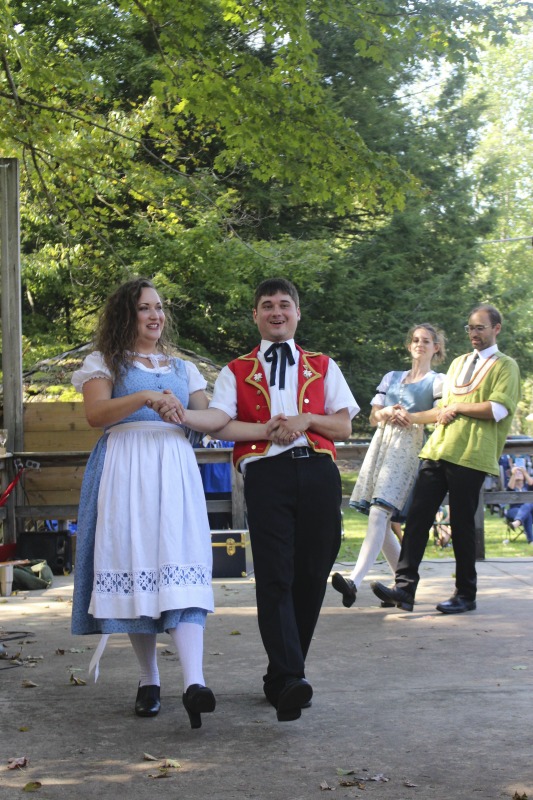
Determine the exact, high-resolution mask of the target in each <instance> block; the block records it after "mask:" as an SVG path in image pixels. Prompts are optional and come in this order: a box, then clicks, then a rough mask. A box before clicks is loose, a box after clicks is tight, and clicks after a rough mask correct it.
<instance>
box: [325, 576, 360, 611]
mask: <svg viewBox="0 0 533 800" xmlns="http://www.w3.org/2000/svg"><path fill="white" fill-rule="evenodd" d="M331 585H332V586H333V588H334V589H335V590H336V591H337V592H340V593H341V594H342V604H343V606H344V607H345V608H350V607H351V606H353V604H354V603H355V598H356V597H357V589H356V588H355V583H354V582H353V581H352V580H351V579H350V578H344V577H343V576H342V575H341V574H340V572H334V573H333V575H332V577H331Z"/></svg>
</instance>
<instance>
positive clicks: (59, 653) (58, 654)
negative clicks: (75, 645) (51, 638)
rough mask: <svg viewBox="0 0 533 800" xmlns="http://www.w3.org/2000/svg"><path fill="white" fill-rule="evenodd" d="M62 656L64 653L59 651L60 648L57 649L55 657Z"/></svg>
mask: <svg viewBox="0 0 533 800" xmlns="http://www.w3.org/2000/svg"><path fill="white" fill-rule="evenodd" d="M64 655H65V651H64V650H61V648H59V647H58V649H57V650H56V656H64Z"/></svg>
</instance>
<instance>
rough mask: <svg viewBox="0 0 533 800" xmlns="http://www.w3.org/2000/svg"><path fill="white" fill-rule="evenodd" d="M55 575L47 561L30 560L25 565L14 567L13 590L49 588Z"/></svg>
mask: <svg viewBox="0 0 533 800" xmlns="http://www.w3.org/2000/svg"><path fill="white" fill-rule="evenodd" d="M53 579H54V575H53V572H52V570H51V569H50V567H49V566H48V564H47V563H46V561H43V560H42V558H41V559H37V560H35V561H30V563H29V564H27V565H26V566H25V567H13V591H14V592H15V591H17V590H18V591H24V590H26V589H48V587H49V586H51V585H52V581H53Z"/></svg>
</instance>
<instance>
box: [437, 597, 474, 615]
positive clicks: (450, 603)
mask: <svg viewBox="0 0 533 800" xmlns="http://www.w3.org/2000/svg"><path fill="white" fill-rule="evenodd" d="M475 608H476V601H475V600H467V599H466V598H465V597H459V595H458V594H454V596H453V597H450V599H449V600H445V601H444V602H443V603H439V604H438V606H437V611H440V612H441V614H464V613H465V611H474V610H475Z"/></svg>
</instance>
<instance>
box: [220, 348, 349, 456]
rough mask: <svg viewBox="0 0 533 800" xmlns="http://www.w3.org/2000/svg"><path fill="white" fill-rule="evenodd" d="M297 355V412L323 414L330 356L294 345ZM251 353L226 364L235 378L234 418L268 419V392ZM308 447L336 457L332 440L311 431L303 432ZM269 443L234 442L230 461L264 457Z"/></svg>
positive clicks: (269, 414)
mask: <svg viewBox="0 0 533 800" xmlns="http://www.w3.org/2000/svg"><path fill="white" fill-rule="evenodd" d="M296 349H297V350H298V352H299V354H300V359H299V362H298V412H299V413H300V414H305V413H311V414H324V413H325V411H324V378H325V376H326V373H327V371H328V364H329V357H328V356H325V355H323V354H322V353H309V352H306V351H305V350H302V348H301V347H299V346H298V345H296ZM258 352H259V346H257V347H256V348H255V349H254V350H252V352H251V353H248V354H247V355H245V356H240V358H237V359H235V360H234V361H231V362H230V363H229V364H228V367H229V368H230V369H231V371H232V372H233V374H234V375H235V378H236V380H237V419H239V420H241V422H263V423H264V422H268V420H269V419H270V417H271V410H270V392H269V389H268V384H267V381H266V377H265V374H264V371H263V367H262V366H261V363H260V361H259V359H258V358H257V353H258ZM305 436H306V438H307V441H308V443H309V446H310V447H312V448H313V450H315V451H316V452H317V453H328V454H329V455H330V456H331V457H332V458H335V456H336V451H335V446H334V444H333V442H332V441H331V440H330V439H327V438H326V437H325V436H321V435H320V434H319V433H315V432H314V431H306V432H305ZM271 444H272V443H271V442H269V441H268V440H266V439H263V440H261V441H258V442H235V445H234V447H233V463H234V464H235V466H236V467H237V468H239V465H240V463H241V462H242V460H243V459H245V458H248V457H249V456H264V455H266V454H267V452H268V450H269V449H270V445H271Z"/></svg>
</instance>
